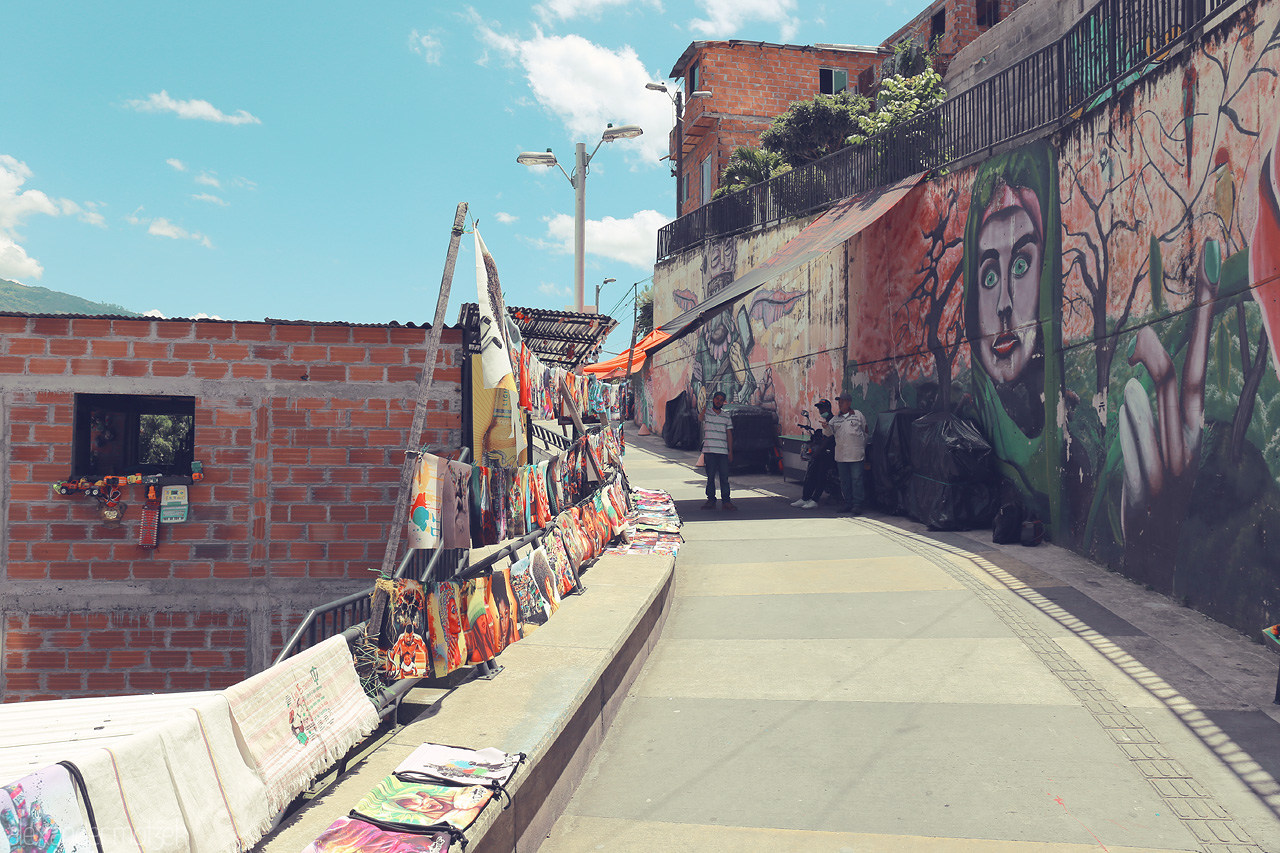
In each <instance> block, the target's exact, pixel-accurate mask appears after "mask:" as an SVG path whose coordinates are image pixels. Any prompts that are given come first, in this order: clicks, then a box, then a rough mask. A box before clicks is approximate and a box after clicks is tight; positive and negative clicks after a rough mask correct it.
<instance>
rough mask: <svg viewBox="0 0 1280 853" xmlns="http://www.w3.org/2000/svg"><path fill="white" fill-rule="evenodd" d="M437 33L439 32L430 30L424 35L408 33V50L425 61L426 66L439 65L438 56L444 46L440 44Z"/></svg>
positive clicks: (416, 32) (414, 32) (415, 32)
mask: <svg viewBox="0 0 1280 853" xmlns="http://www.w3.org/2000/svg"><path fill="white" fill-rule="evenodd" d="M437 33H439V30H431V31H429V32H427V33H426V34H423V33H419V32H418V31H417V30H414V31H413V32H411V33H409V50H412V51H413V52H414V53H416V54H418V55H419V56H421V57H422V58H423V59H425V60H426V61H427V64H428V65H439V64H440V54H441V50H442V49H443V47H444V45H442V44H441V43H440V37H439V36H438V35H437Z"/></svg>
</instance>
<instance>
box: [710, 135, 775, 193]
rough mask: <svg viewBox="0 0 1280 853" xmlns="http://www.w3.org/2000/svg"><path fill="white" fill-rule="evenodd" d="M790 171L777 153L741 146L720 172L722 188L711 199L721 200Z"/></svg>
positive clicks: (735, 150)
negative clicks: (723, 196)
mask: <svg viewBox="0 0 1280 853" xmlns="http://www.w3.org/2000/svg"><path fill="white" fill-rule="evenodd" d="M789 171H791V167H790V166H789V165H787V164H786V162H785V161H784V160H783V159H782V155H781V154H779V153H777V152H776V151H766V150H764V149H763V148H751V147H750V146H747V145H739V146H738V147H737V148H735V149H733V153H732V154H730V155H729V161H728V163H726V164H725V167H724V169H722V170H721V172H720V186H719V187H718V188H717V189H716V191H715V193H713V194H712V196H711V197H712V198H713V199H716V198H720V196H722V195H727V194H729V193H735V192H737V191H738V190H741V189H745V188H746V187H749V186H753V185H755V184H759V183H763V182H764V181H767V180H769V179H770V178H772V177H773V176H774V175H781V174H782V173H783V172H789Z"/></svg>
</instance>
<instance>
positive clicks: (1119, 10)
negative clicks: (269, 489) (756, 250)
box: [658, 0, 1233, 260]
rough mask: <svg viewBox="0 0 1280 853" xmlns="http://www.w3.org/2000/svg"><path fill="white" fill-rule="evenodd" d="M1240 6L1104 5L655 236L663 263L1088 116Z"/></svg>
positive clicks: (1121, 0) (1139, 0)
mask: <svg viewBox="0 0 1280 853" xmlns="http://www.w3.org/2000/svg"><path fill="white" fill-rule="evenodd" d="M1231 2H1233V0H1102V2H1100V3H1098V5H1096V6H1094V7H1093V8H1092V9H1090V10H1089V11H1088V12H1087V13H1085V15H1084V17H1082V18H1081V19H1080V20H1079V21H1078V22H1076V24H1075V25H1074V26H1073V27H1072V28H1071V29H1070V30H1068V31H1067V33H1066V35H1064V36H1063V37H1062V38H1061V39H1059V40H1058V41H1056V42H1054V43H1053V44H1051V45H1049V46H1047V47H1045V48H1042V49H1041V50H1039V51H1036V52H1035V53H1033V54H1031V55H1030V56H1027V57H1025V58H1023V59H1022V60H1021V61H1019V62H1018V63H1017V64H1016V65H1013V66H1011V67H1009V68H1006V69H1005V70H1004V71H1001V72H999V73H998V74H996V75H994V76H992V77H990V78H988V79H986V80H983V81H982V82H981V83H978V84H977V85H976V86H973V87H972V88H970V89H966V90H964V91H962V92H959V93H958V94H956V95H954V96H952V97H950V98H948V99H947V100H946V101H944V102H943V103H942V104H941V105H940V106H938V107H936V108H935V109H932V110H930V111H928V112H926V113H922V114H921V115H919V116H916V117H915V118H914V119H912V120H911V121H908V122H905V123H903V124H900V125H898V126H897V127H894V128H892V129H890V130H887V131H885V132H884V133H881V134H878V135H876V136H874V137H872V138H871V139H869V140H868V141H867V142H866V143H865V144H863V145H855V146H850V147H848V148H844V149H842V150H840V151H837V152H836V153H835V154H832V155H830V156H828V157H824V158H823V159H821V160H817V161H815V162H813V163H809V164H808V165H806V166H803V167H801V168H799V169H793V170H792V171H790V172H787V173H786V174H783V175H779V176H777V177H775V178H771V179H770V180H768V181H765V182H763V183H760V184H756V185H754V186H751V187H747V188H746V189H743V190H739V191H738V192H736V193H732V194H730V195H726V196H722V197H721V198H718V199H715V200H714V201H711V202H708V203H707V204H704V205H702V206H701V207H699V208H698V209H697V210H694V211H692V212H690V213H687V214H685V215H684V216H681V217H680V218H679V219H675V220H673V221H671V222H669V223H667V224H666V225H665V226H663V227H662V228H661V229H660V230H659V231H658V259H659V260H662V259H665V258H669V257H672V256H673V255H676V254H678V253H679V252H682V251H684V250H685V249H688V248H690V247H692V246H696V245H698V244H700V243H702V242H704V241H706V240H710V239H714V238H716V237H724V236H728V235H731V234H737V233H740V232H742V231H746V230H749V229H752V228H757V227H761V226H766V225H772V224H775V223H777V222H781V221H783V220H786V219H792V218H795V217H799V216H805V215H808V214H810V213H815V212H817V211H819V210H822V209H824V208H826V207H829V206H830V205H832V204H834V203H835V202H837V201H839V200H840V199H842V198H848V197H849V196H851V195H855V194H857V193H861V192H866V191H867V190H870V189H873V188H875V187H878V186H883V185H885V184H889V183H893V182H894V181H898V180H901V179H902V178H905V177H907V176H908V175H912V174H914V173H916V172H920V171H924V170H926V169H941V168H943V167H945V166H947V165H949V164H951V163H955V162H957V161H960V160H963V159H965V158H967V157H972V156H974V155H976V154H981V153H983V152H985V151H989V150H991V149H992V148H993V147H994V146H996V145H999V144H1001V143H1003V142H1009V141H1012V140H1015V139H1018V138H1019V137H1022V136H1026V135H1029V134H1032V133H1035V132H1036V131H1040V130H1043V129H1044V128H1047V127H1049V126H1051V125H1054V124H1056V123H1058V122H1060V121H1063V120H1070V119H1074V118H1079V117H1080V115H1081V114H1083V112H1085V111H1086V110H1088V109H1090V108H1091V107H1094V106H1096V105H1098V104H1100V103H1102V102H1103V101H1105V100H1107V99H1108V98H1109V97H1110V96H1111V95H1112V94H1113V93H1114V92H1116V91H1119V90H1120V89H1122V88H1124V87H1125V86H1127V85H1129V84H1130V83H1132V82H1133V81H1135V80H1137V79H1138V78H1139V77H1141V76H1142V75H1144V74H1146V73H1147V72H1149V71H1150V70H1152V69H1153V68H1155V67H1156V66H1157V65H1159V63H1160V62H1162V61H1163V60H1164V59H1165V58H1167V56H1168V55H1169V53H1170V52H1171V51H1172V50H1173V49H1174V48H1175V47H1178V46H1179V44H1180V42H1182V41H1183V40H1184V39H1186V38H1188V34H1190V33H1192V32H1193V31H1194V30H1195V29H1196V28H1197V27H1198V26H1200V25H1202V24H1203V23H1204V20H1205V18H1207V17H1208V16H1210V15H1213V14H1215V13H1216V12H1218V11H1219V10H1220V9H1222V8H1223V7H1225V6H1227V5H1229V4H1230V3H1231Z"/></svg>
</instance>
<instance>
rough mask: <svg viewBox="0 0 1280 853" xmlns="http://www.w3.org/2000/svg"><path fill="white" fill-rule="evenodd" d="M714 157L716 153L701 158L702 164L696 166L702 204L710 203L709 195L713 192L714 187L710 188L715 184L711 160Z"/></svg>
mask: <svg viewBox="0 0 1280 853" xmlns="http://www.w3.org/2000/svg"><path fill="white" fill-rule="evenodd" d="M715 156H716V153H715V152H714V151H712V152H711V153H710V154H708V155H707V156H706V157H704V158H702V162H701V163H700V164H699V165H698V169H699V170H700V171H699V175H698V177H699V181H698V186H699V188H700V189H701V190H702V199H701V201H702V203H703V204H706V203H707V202H709V201H711V194H712V193H713V192H715V187H714V186H712V184H713V183H714V182H715V168H714V167H713V165H712V159H713V158H714V157H715Z"/></svg>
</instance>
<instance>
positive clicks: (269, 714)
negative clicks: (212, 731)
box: [148, 635, 379, 853]
mask: <svg viewBox="0 0 1280 853" xmlns="http://www.w3.org/2000/svg"><path fill="white" fill-rule="evenodd" d="M225 695H226V697H227V700H228V701H229V702H230V704H231V715H232V717H234V718H235V721H236V725H237V726H239V728H240V732H241V735H242V737H243V738H244V742H245V744H246V746H247V747H248V749H249V754H250V755H251V756H252V757H253V760H254V763H255V764H256V765H257V768H258V773H259V774H260V775H261V776H262V780H263V782H265V783H266V786H267V808H268V810H269V811H270V812H271V813H272V814H276V813H277V812H279V811H280V810H281V809H282V808H284V807H285V806H286V805H288V804H289V803H290V802H291V801H292V800H293V798H294V797H296V796H297V795H298V794H300V793H302V791H303V790H304V789H305V788H306V787H307V786H308V785H310V784H311V782H312V780H313V779H315V777H316V776H317V775H319V774H320V773H322V772H324V771H325V770H327V769H329V767H331V766H332V765H333V764H334V762H336V761H337V760H338V759H339V758H341V757H342V756H344V755H346V754H347V751H348V750H350V749H351V747H353V746H355V745H356V744H358V743H359V742H360V741H361V740H363V739H364V736H365V735H367V734H369V732H371V731H373V730H374V729H375V728H377V726H378V722H379V721H378V712H377V711H376V710H375V709H374V707H373V704H372V703H371V702H370V701H369V700H368V698H366V697H365V695H364V691H363V690H361V688H360V680H359V679H358V678H357V676H356V670H355V666H354V665H353V663H352V659H351V652H350V651H349V650H348V648H347V641H346V638H344V637H343V636H342V635H338V636H335V637H330V638H329V639H328V640H325V641H324V642H323V643H320V644H319V645H316V646H312V647H311V648H309V649H305V650H303V651H301V652H299V653H298V654H296V655H294V656H293V657H291V658H287V659H286V660H284V661H283V662H281V663H278V664H276V665H275V666H272V667H269V668H268V669H266V670H264V671H263V672H260V673H258V674H257V675H255V676H252V677H251V678H248V679H246V680H244V681H242V682H240V683H239V684H235V685H232V686H231V687H228V688H227V690H226V691H225ZM148 853H151V851H148Z"/></svg>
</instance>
